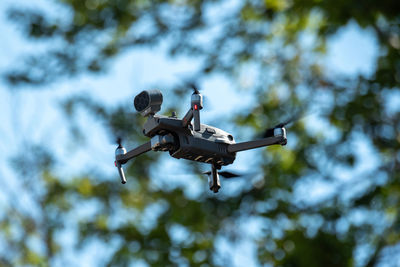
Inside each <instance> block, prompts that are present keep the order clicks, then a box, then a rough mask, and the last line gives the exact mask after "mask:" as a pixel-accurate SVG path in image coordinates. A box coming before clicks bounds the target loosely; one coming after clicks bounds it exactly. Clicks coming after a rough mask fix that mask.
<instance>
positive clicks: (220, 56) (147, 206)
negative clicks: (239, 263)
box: [0, 0, 400, 267]
mask: <svg viewBox="0 0 400 267" xmlns="http://www.w3.org/2000/svg"><path fill="white" fill-rule="evenodd" d="M49 4H54V5H59V8H60V10H63V11H62V12H60V14H56V15H55V14H47V13H46V12H44V11H41V10H38V9H26V8H23V7H12V8H11V9H10V10H9V13H8V15H9V18H10V19H11V20H12V21H14V22H15V23H16V24H17V25H18V26H20V28H21V30H22V31H23V33H25V34H26V35H27V37H28V39H29V40H31V41H33V40H36V41H41V42H43V43H44V44H48V46H47V49H44V51H38V52H37V53H33V54H31V55H26V56H25V57H24V62H23V63H21V65H16V66H15V68H13V69H10V70H8V71H7V73H5V74H4V75H5V78H6V79H7V81H8V82H9V83H10V88H13V89H14V88H17V87H18V86H23V85H26V84H29V85H37V86H38V87H40V88H43V87H44V86H45V85H46V84H47V83H49V82H54V81H56V80H57V79H60V78H62V77H73V76H77V75H82V74H83V73H85V72H86V71H89V72H95V73H99V72H101V71H104V70H106V67H107V63H108V62H109V61H110V60H112V59H113V58H114V57H116V56H117V55H119V54H121V53H122V52H123V51H126V50H129V49H134V48H136V47H141V46H145V47H151V46H156V45H159V44H161V43H164V44H167V46H168V51H169V53H170V55H171V56H176V57H177V56H189V57H196V58H198V60H200V61H201V62H202V67H201V69H200V70H199V72H198V74H197V75H198V76H204V77H207V75H209V74H210V73H222V74H224V75H226V76H227V77H229V78H230V79H232V80H234V79H237V80H238V84H239V86H238V87H241V86H242V85H241V84H242V83H241V80H240V79H242V78H246V77H247V73H248V70H249V69H250V68H251V69H256V70H257V71H256V74H255V77H254V79H253V81H252V83H251V86H250V87H251V90H249V93H253V94H256V96H257V98H256V99H257V100H258V102H257V104H256V105H255V107H254V108H253V109H252V110H247V111H244V112H242V113H240V114H237V115H235V116H234V117H233V118H232V121H234V122H235V123H236V124H237V125H238V126H241V127H248V128H249V129H251V130H252V131H253V133H254V134H257V133H261V132H262V131H264V130H265V128H266V125H268V126H270V125H273V123H271V122H274V123H275V122H279V121H280V120H281V119H282V117H283V116H284V115H286V114H288V112H287V107H291V108H292V110H305V112H306V113H307V112H312V111H313V110H316V109H318V110H323V112H321V113H320V114H319V115H318V120H319V121H320V124H321V125H323V128H324V129H320V130H317V131H311V130H310V129H309V127H307V123H304V122H303V121H301V122H299V123H296V124H294V125H293V126H292V127H291V128H290V130H289V134H288V139H289V144H288V146H287V147H284V148H280V147H279V148H270V149H268V150H263V151H262V152H263V153H262V155H260V157H261V160H260V161H259V165H260V169H262V170H263V173H264V176H263V178H262V179H261V180H257V181H253V183H246V184H244V186H243V190H241V191H240V192H237V193H235V194H230V193H229V192H224V191H223V190H222V192H221V193H219V195H217V196H215V195H211V194H208V193H206V186H204V190H205V191H204V193H203V194H202V195H200V196H198V197H195V198H194V197H191V196H189V195H188V194H186V193H185V191H184V190H183V188H180V187H175V188H169V187H164V188H158V187H155V186H154V185H153V184H152V183H151V179H150V177H149V176H150V174H149V166H155V165H156V164H157V162H159V161H158V160H157V157H156V156H155V155H154V154H151V153H149V154H148V155H147V154H146V155H143V156H141V157H139V158H137V159H135V160H134V161H133V163H132V164H130V165H128V168H127V173H128V179H129V183H128V184H127V186H121V185H120V184H119V183H118V182H116V180H115V177H112V179H107V177H102V175H93V174H90V175H87V174H83V175H82V176H80V177H75V178H71V179H61V178H60V177H55V175H54V174H52V168H53V167H52V166H53V164H54V162H56V161H57V159H52V158H51V157H50V154H49V153H48V152H46V151H44V150H43V149H40V146H31V149H28V152H26V153H25V152H24V153H22V154H21V155H17V156H15V158H14V159H13V160H12V162H13V163H14V164H17V166H22V167H18V170H19V172H20V175H19V176H18V177H20V176H21V177H23V179H24V181H25V180H26V183H24V184H26V185H25V187H26V188H25V191H26V192H29V195H30V196H31V197H30V198H31V199H30V202H29V203H32V204H31V206H32V209H26V208H21V207H24V205H23V204H21V205H17V204H16V203H15V202H14V201H10V204H9V207H8V208H7V209H6V210H5V213H4V214H3V215H2V217H1V219H0V229H1V233H0V235H1V237H2V238H1V239H2V240H3V241H2V245H4V246H6V247H7V250H2V251H3V252H1V253H0V262H1V264H2V265H10V266H11V265H35V266H36V265H43V266H46V265H54V264H60V261H63V259H65V257H66V256H65V255H64V254H65V252H64V251H63V249H62V248H63V244H62V242H61V241H60V238H59V237H58V235H59V234H60V233H62V231H63V230H64V229H65V228H68V229H70V230H69V231H74V230H71V227H72V229H77V236H78V239H79V242H77V249H81V248H83V247H85V246H87V245H89V244H90V242H91V241H93V240H94V241H95V242H98V243H103V244H104V245H105V246H108V255H109V257H107V258H105V259H104V265H110V266H115V265H117V266H126V265H133V266H134V265H135V263H136V262H138V261H142V262H143V261H144V262H145V263H147V264H149V265H151V266H176V265H178V266H203V267H205V266H232V265H233V264H234V262H233V258H232V254H227V253H225V252H224V251H223V249H221V247H220V245H221V244H222V243H223V241H227V242H228V243H229V244H230V246H232V247H233V246H235V244H241V242H243V241H244V240H247V239H248V238H249V237H248V236H247V234H246V231H245V230H244V229H243V228H247V225H257V229H253V230H254V231H255V232H256V233H257V234H256V235H255V236H253V237H251V240H252V241H253V242H254V243H255V244H256V248H257V259H256V262H257V264H259V265H262V264H270V265H272V266H379V265H381V264H386V265H385V266H398V264H399V260H400V259H399V257H398V256H397V258H396V259H393V258H392V255H396V254H397V255H399V254H400V253H399V251H400V249H399V246H400V244H399V242H400V216H399V212H400V211H399V204H400V203H399V202H400V183H399V181H400V180H399V179H400V116H399V115H400V114H399V109H396V108H389V105H388V104H387V103H388V102H390V101H391V99H392V98H393V97H395V96H396V95H398V94H399V93H400V92H399V87H398V84H399V82H400V16H399V14H400V2H399V1H389V0H383V1H372V0H368V1H359V0H353V1H350V0H346V1H345V0H340V1H337V0H336V1H333V0H318V1H316V0H293V1H288V0H279V1H278V0H265V1H261V0H247V1H239V2H236V3H234V1H232V2H230V1H221V0H207V1H191V0H170V1H161V0H153V1H147V0H116V1H107V0H86V1H82V0H59V1H56V3H49ZM348 23H356V24H358V25H359V26H360V27H362V28H365V29H369V30H371V31H373V32H374V33H375V35H376V38H377V40H378V42H377V47H376V49H377V50H378V51H379V53H378V58H377V62H376V67H375V72H374V73H373V74H372V75H371V76H368V77H365V76H354V77H342V76H337V75H333V74H330V73H329V72H328V71H326V70H325V69H324V67H323V66H322V65H321V60H320V57H321V56H322V55H323V53H324V52H325V50H326V43H327V41H329V38H330V37H331V36H332V35H333V34H335V33H336V32H337V31H338V30H339V29H341V28H343V27H345V26H346V25H348ZM307 38H308V39H310V40H312V42H306V41H305V39H307ZM305 43H307V45H305ZM237 77H238V78H237ZM243 87H244V86H243ZM242 90H248V88H247V89H246V88H245V89H242ZM242 92H246V91H242ZM62 108H63V109H64V110H65V112H66V116H67V117H68V118H69V120H70V122H71V124H72V125H73V124H74V121H75V120H76V117H75V116H74V112H76V110H77V109H80V108H84V109H85V110H87V111H89V112H90V113H91V114H92V115H93V116H94V117H95V118H97V119H98V120H100V121H102V123H103V125H104V127H105V129H107V131H109V132H110V135H111V136H116V135H122V136H124V137H125V138H127V139H128V140H131V141H132V142H138V143H140V142H143V141H144V138H143V136H142V135H141V132H140V129H138V128H137V127H136V126H137V125H141V124H142V123H143V119H142V118H140V117H139V116H138V115H137V114H133V112H132V113H130V112H126V110H130V109H127V108H126V107H114V108H110V107H107V106H105V105H104V104H102V103H96V102H95V101H93V100H92V99H90V98H88V97H82V96H78V97H73V98H71V99H68V100H66V101H65V102H64V104H63V106H62ZM288 115H289V114H288ZM78 130H79V129H78ZM80 130H84V129H80ZM324 130H325V131H324ZM360 142H363V143H364V144H366V145H367V146H368V147H369V150H368V151H371V152H370V153H371V154H370V155H365V153H366V152H363V150H362V149H359V143H360ZM370 157H373V158H374V162H377V163H376V164H373V163H371V161H372V160H371V159H370ZM21 164H22V165H21ZM360 164H364V165H370V168H369V169H368V171H366V172H364V173H359V172H357V171H356V167H357V166H358V165H360ZM342 173H344V174H346V173H347V174H348V173H351V175H350V176H351V177H350V178H349V177H347V179H343V176H342V175H341V174H342ZM191 179H197V177H195V175H193V177H192V178H191ZM33 181H34V182H33ZM312 184H324V185H327V187H329V188H330V189H332V190H331V191H329V192H330V193H326V196H324V197H323V198H322V199H321V198H320V199H317V200H313V199H312V198H313V197H312V196H313V193H314V192H311V190H313V189H315V188H317V187H316V186H310V185H312ZM301 188H303V190H301ZM304 188H308V190H305V189H304ZM7 194H8V196H9V197H10V199H11V200H16V199H18V198H17V196H13V195H12V191H9V192H8V193H7ZM86 205H92V206H94V207H95V208H94V210H93V211H92V212H87V213H85V212H84V210H85V208H87V206H86ZM76 213H81V215H79V216H78V215H74V214H76ZM82 213H83V214H84V215H82ZM85 214H90V216H89V215H85ZM252 220H256V221H257V222H258V223H257V224H251V223H250V222H251V221H252ZM71 221H72V222H71ZM74 227H76V228H74ZM111 244H112V245H111ZM394 261H395V262H394Z"/></svg>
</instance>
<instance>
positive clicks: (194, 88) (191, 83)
mask: <svg viewBox="0 0 400 267" xmlns="http://www.w3.org/2000/svg"><path fill="white" fill-rule="evenodd" d="M188 85H189V86H190V87H191V88H192V89H193V91H194V93H195V94H200V91H199V89H198V87H197V86H196V84H194V83H193V82H189V83H188Z"/></svg>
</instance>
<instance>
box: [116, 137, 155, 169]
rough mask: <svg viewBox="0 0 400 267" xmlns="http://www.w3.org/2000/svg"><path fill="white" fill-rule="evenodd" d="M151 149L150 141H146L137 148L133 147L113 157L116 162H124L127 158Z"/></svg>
mask: <svg viewBox="0 0 400 267" xmlns="http://www.w3.org/2000/svg"><path fill="white" fill-rule="evenodd" d="M150 150H151V142H147V143H145V144H143V145H141V146H138V147H137V148H134V149H132V150H130V151H128V152H127V153H126V154H123V155H117V156H116V157H115V159H116V161H117V163H120V164H125V163H126V162H127V161H128V160H130V159H132V158H135V157H137V156H139V155H141V154H143V153H146V152H148V151H150Z"/></svg>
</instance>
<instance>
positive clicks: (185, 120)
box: [182, 109, 193, 128]
mask: <svg viewBox="0 0 400 267" xmlns="http://www.w3.org/2000/svg"><path fill="white" fill-rule="evenodd" d="M192 119H193V109H189V111H188V112H187V113H186V115H185V116H184V117H183V118H182V126H183V128H186V127H187V126H188V125H189V123H190V122H191V121H192Z"/></svg>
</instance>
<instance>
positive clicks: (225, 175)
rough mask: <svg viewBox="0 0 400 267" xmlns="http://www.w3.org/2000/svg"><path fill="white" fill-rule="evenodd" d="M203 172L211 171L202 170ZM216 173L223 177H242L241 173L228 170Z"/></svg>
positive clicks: (209, 172) (209, 173) (208, 173)
mask: <svg viewBox="0 0 400 267" xmlns="http://www.w3.org/2000/svg"><path fill="white" fill-rule="evenodd" d="M203 174H207V175H211V171H208V172H203ZM218 174H219V175H220V176H222V177H224V178H225V179H232V178H238V177H243V176H244V175H243V174H238V173H234V172H230V171H221V172H218Z"/></svg>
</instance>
